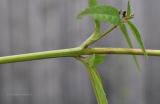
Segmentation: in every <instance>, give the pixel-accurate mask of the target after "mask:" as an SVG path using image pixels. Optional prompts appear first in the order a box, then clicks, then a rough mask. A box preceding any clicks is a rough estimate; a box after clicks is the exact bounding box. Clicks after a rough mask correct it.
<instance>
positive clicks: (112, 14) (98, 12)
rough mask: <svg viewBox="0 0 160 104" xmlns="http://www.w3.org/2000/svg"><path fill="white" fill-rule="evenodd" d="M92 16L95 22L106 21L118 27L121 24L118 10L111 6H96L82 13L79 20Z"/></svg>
mask: <svg viewBox="0 0 160 104" xmlns="http://www.w3.org/2000/svg"><path fill="white" fill-rule="evenodd" d="M83 16H91V17H93V18H94V19H95V20H98V21H104V22H107V23H110V24H114V25H118V24H119V23H120V16H119V11H118V9H117V8H115V7H112V6H109V5H96V6H92V7H89V8H87V9H85V10H84V11H82V12H81V13H80V14H79V15H78V18H82V17H83Z"/></svg>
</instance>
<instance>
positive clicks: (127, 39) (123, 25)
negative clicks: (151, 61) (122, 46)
mask: <svg viewBox="0 0 160 104" xmlns="http://www.w3.org/2000/svg"><path fill="white" fill-rule="evenodd" d="M119 28H120V30H121V32H122V33H123V35H124V37H125V39H126V41H127V43H128V46H129V47H130V48H133V45H132V41H131V39H130V37H129V34H128V31H127V28H126V25H125V24H121V25H120V26H119ZM133 60H134V62H135V64H136V66H137V68H138V69H139V70H140V65H139V63H138V60H137V57H136V56H135V55H133Z"/></svg>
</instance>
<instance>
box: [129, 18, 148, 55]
mask: <svg viewBox="0 0 160 104" xmlns="http://www.w3.org/2000/svg"><path fill="white" fill-rule="evenodd" d="M127 23H128V26H129V27H130V29H131V31H132V33H133V35H134V37H135V38H136V40H137V42H138V44H139V45H140V47H141V49H142V51H143V52H144V55H145V56H147V53H146V50H145V47H144V44H143V41H142V38H141V35H140V33H139V31H138V29H137V28H136V26H135V25H134V24H133V23H132V22H130V21H128V22H127Z"/></svg>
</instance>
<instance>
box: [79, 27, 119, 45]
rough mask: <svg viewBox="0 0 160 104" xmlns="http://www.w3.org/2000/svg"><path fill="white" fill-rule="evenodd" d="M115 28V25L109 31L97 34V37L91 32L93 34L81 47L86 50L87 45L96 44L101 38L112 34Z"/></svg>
mask: <svg viewBox="0 0 160 104" xmlns="http://www.w3.org/2000/svg"><path fill="white" fill-rule="evenodd" d="M115 28H117V26H116V25H115V26H113V27H111V28H110V29H109V30H107V31H105V32H104V33H102V34H99V36H97V34H96V33H95V32H93V34H92V35H91V36H90V37H89V38H88V39H87V40H86V41H85V42H84V43H82V45H81V47H82V48H87V47H88V46H89V45H91V44H93V43H95V42H97V41H98V40H100V39H101V38H103V37H104V36H106V35H107V34H109V33H110V32H112V31H113V30H114V29H115Z"/></svg>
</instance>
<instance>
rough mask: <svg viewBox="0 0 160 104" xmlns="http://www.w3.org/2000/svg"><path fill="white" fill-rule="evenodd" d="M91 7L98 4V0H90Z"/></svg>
mask: <svg viewBox="0 0 160 104" xmlns="http://www.w3.org/2000/svg"><path fill="white" fill-rule="evenodd" d="M88 4H89V7H91V6H95V5H97V0H88Z"/></svg>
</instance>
